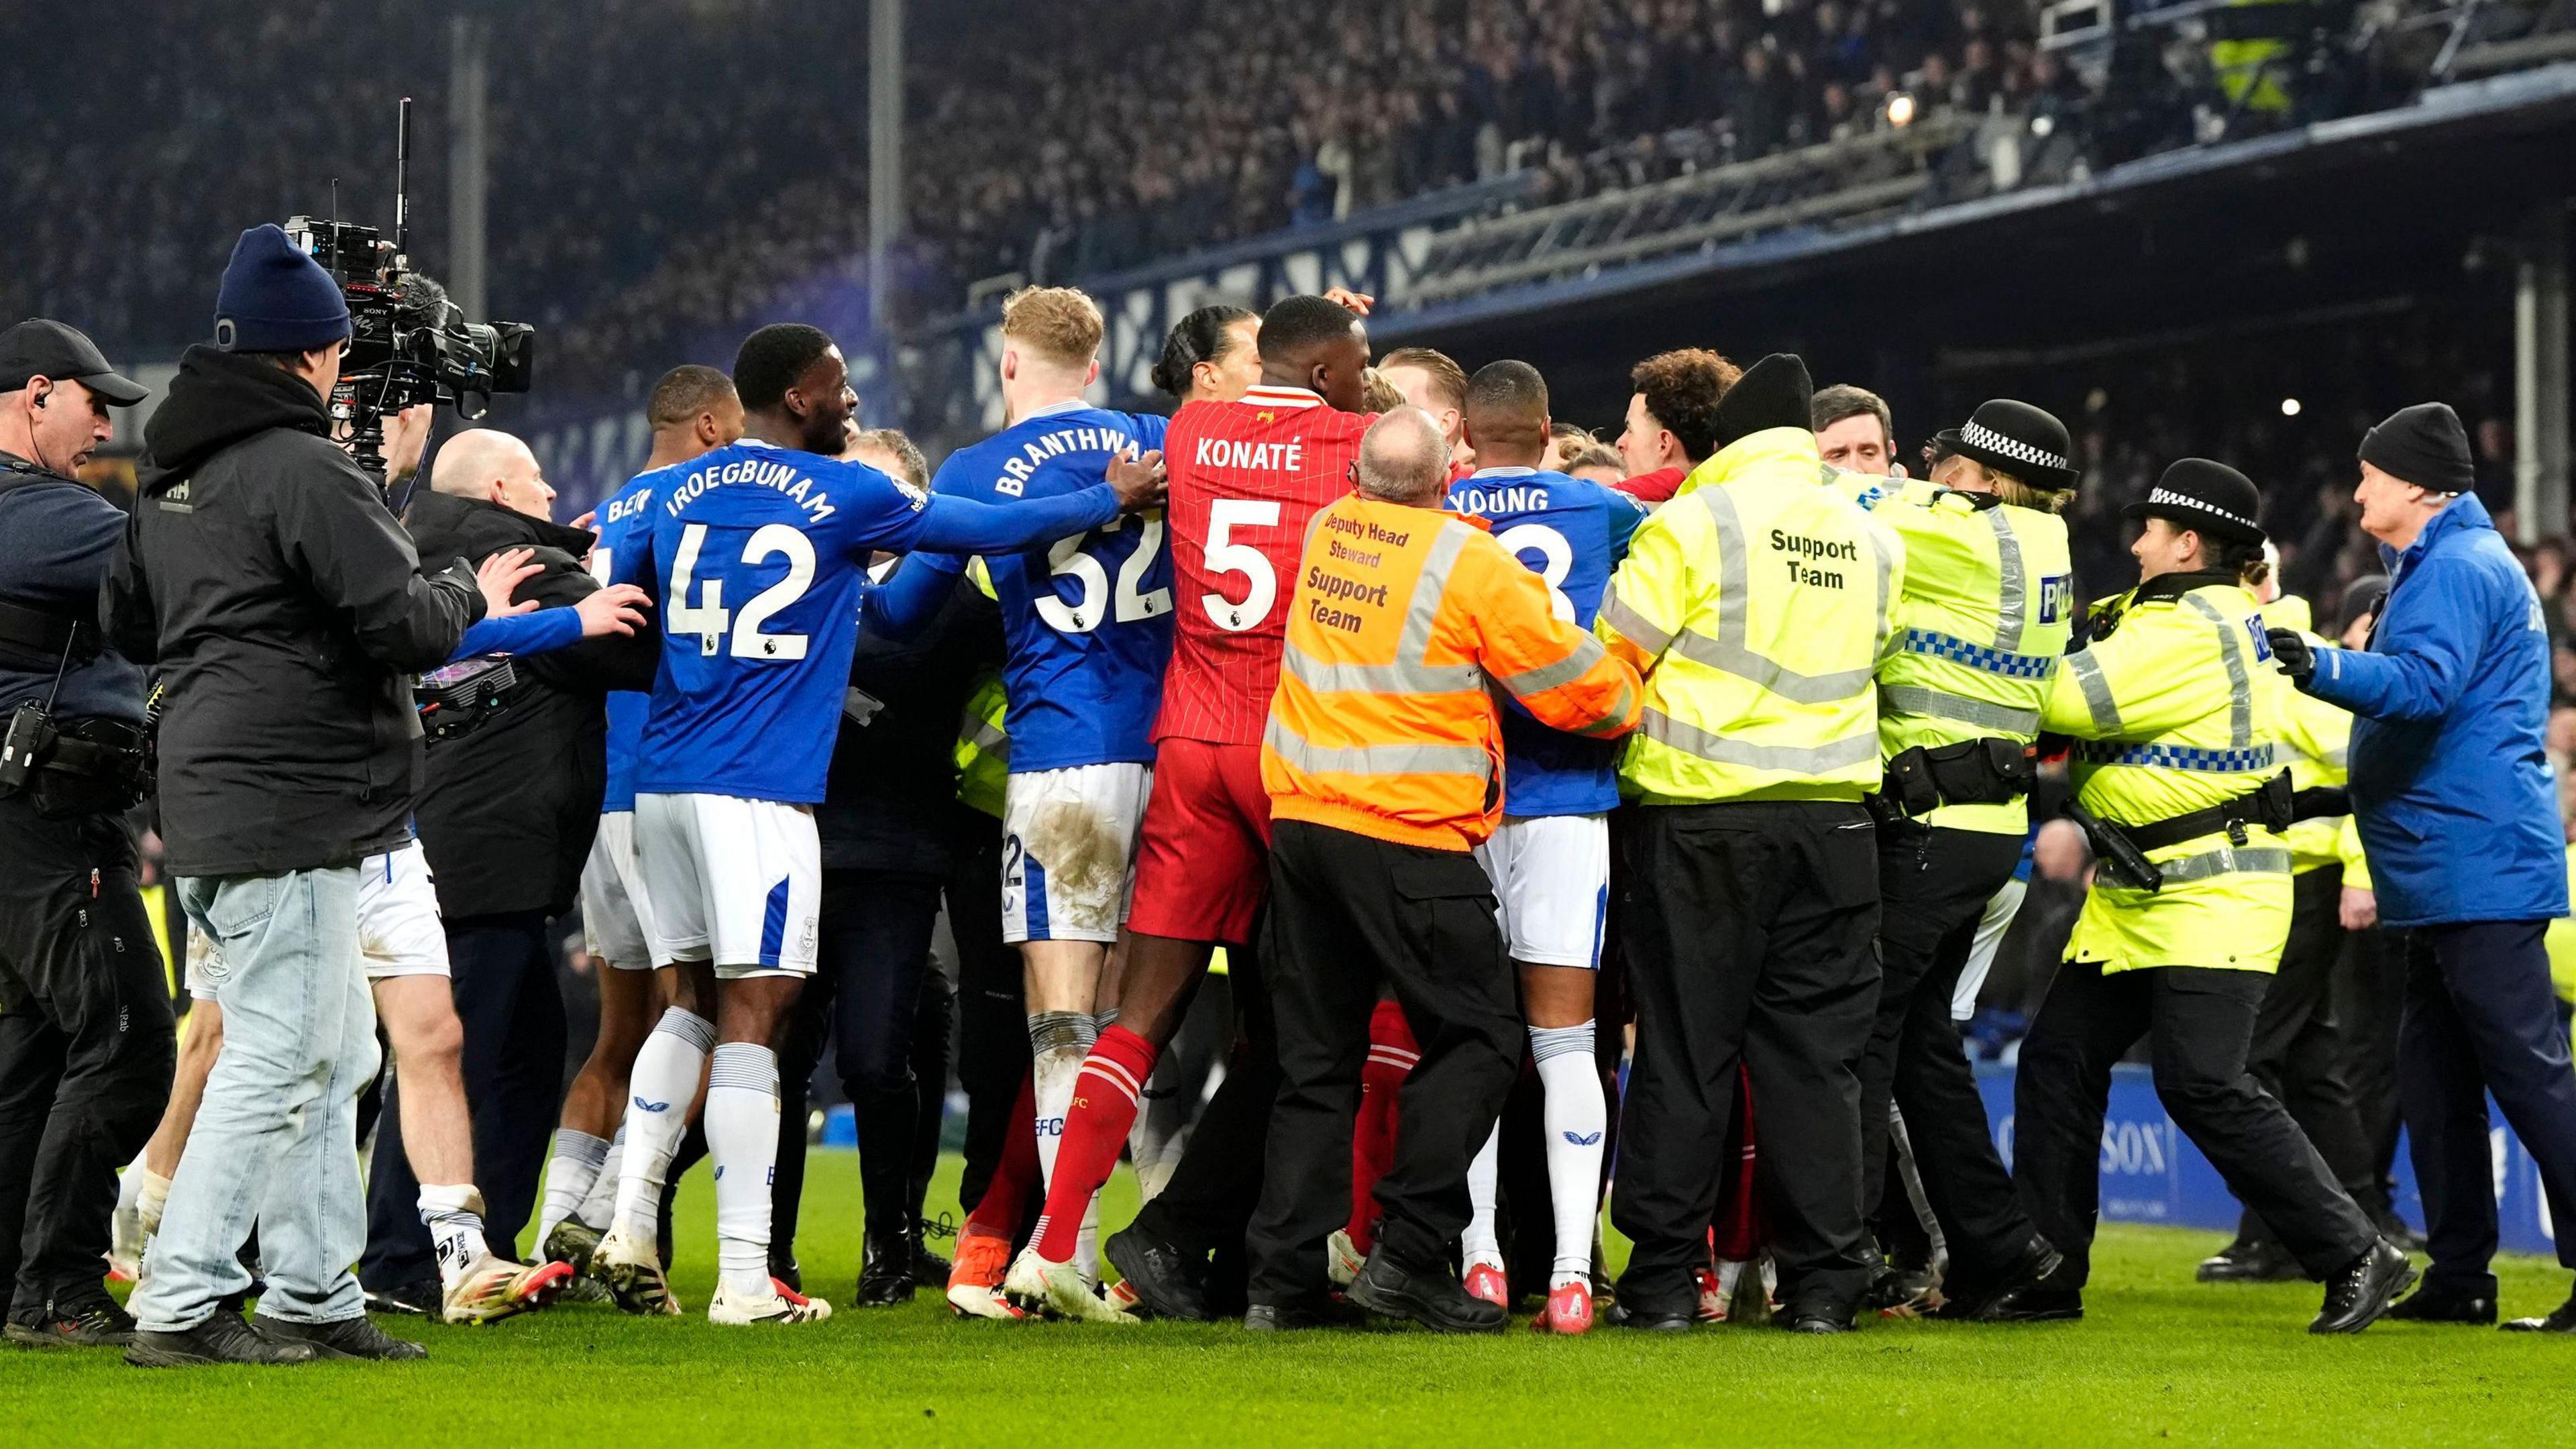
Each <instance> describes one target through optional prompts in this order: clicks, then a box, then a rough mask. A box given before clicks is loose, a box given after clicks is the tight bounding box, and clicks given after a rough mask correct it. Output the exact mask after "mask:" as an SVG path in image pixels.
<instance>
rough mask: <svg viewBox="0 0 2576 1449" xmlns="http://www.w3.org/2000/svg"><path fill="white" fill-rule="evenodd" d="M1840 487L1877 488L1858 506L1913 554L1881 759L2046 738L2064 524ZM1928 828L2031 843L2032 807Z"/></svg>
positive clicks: (1921, 491)
mask: <svg viewBox="0 0 2576 1449" xmlns="http://www.w3.org/2000/svg"><path fill="white" fill-rule="evenodd" d="M1843 477H1844V479H1846V480H1853V481H1862V482H1866V483H1870V484H1875V485H1878V486H1872V487H1867V488H1864V489H1862V490H1860V491H1859V492H1857V493H1856V494H1854V496H1855V497H1856V498H1857V499H1858V501H1859V502H1860V504H1861V506H1862V507H1864V508H1867V509H1868V510H1870V516H1871V517H1872V518H1875V519H1877V520H1878V521H1879V522H1880V523H1882V524H1885V525H1886V526H1887V527H1888V529H1889V530H1890V531H1892V532H1893V533H1895V535H1896V536H1897V538H1898V539H1899V540H1900V541H1902V542H1903V543H1904V545H1905V588H1904V590H1903V592H1901V593H1900V594H1898V595H1897V601H1896V620H1895V633H1894V634H1893V635H1892V636H1891V637H1890V638H1889V639H1888V641H1887V653H1886V655H1885V657H1883V658H1882V659H1880V660H1879V664H1878V743H1879V751H1880V753H1881V755H1882V756H1884V757H1886V758H1890V759H1892V758H1894V757H1895V756H1897V755H1898V754H1900V753H1902V752H1904V751H1906V750H1910V749H1913V748H1914V747H1916V746H1917V745H1921V746H1924V747H1926V748H1938V747H1939V746H1942V745H1952V744H1958V743H1960V742H1961V741H1964V740H1976V739H2002V740H2014V741H2018V742H2020V743H2022V744H2028V743H2030V742H2031V741H2032V740H2034V739H2036V738H2038V736H2039V711H2040V707H2041V706H2042V705H2044V704H2045V703H2047V701H2048V687H2049V682H2050V681H2051V680H2053V679H2054V678H2056V676H2057V665H2058V659H2059V658H2060V656H2062V655H2064V654H2065V653H2066V642H2067V640H2068V638H2069V637H2070V636H2071V635H2072V633H2073V631H2074V626H2075V597H2074V588H2075V565H2074V563H2073V561H2072V559H2071V557H2070V555H2069V554H2068V552H2067V546H2066V524H2065V523H2064V521H2062V520H2061V519H2059V518H2058V516H2057V515H2056V514H2053V513H2047V512H2043V511H2042V510H2040V509H2036V508H2023V507H2020V506H2018V505H2015V504H2010V503H2005V502H2003V501H2002V500H2001V499H1998V498H1996V497H1995V496H1994V495H1993V494H1990V493H1984V494H1980V493H1963V492H1958V491H1956V490H1953V489H1949V488H1943V487H1941V486H1940V485H1939V484H1937V483H1932V482H1930V481H1927V480H1924V479H1893V478H1890V479H1861V478H1859V476H1858V475H1853V474H1845V475H1843ZM1845 491H1846V492H1849V491H1851V490H1850V489H1849V488H1848V486H1847V485H1846V488H1845ZM2283 682H2284V683H2287V682H2288V681H2286V680H2284V681H2283ZM1921 819H1922V820H1923V822H1924V823H1925V824H1927V825H1934V826H1940V827H1943V828H1945V829H1950V830H1975V831H1982V832H1985V833H1988V834H1993V835H2021V834H2024V833H2026V832H2028V831H2029V829H2030V802H2029V801H2028V800H2027V799H2018V800H2008V801H2005V802H2004V803H2002V804H1999V805H1944V806H1942V807H1941V808H1940V809H1938V810H1935V811H1933V812H1931V813H1930V814H1928V815H1925V816H1923V817H1921Z"/></svg>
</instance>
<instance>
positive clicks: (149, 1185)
mask: <svg viewBox="0 0 2576 1449" xmlns="http://www.w3.org/2000/svg"><path fill="white" fill-rule="evenodd" d="M125 1175H126V1176H128V1177H133V1178H140V1179H142V1180H141V1181H140V1182H139V1183H137V1184H136V1186H135V1191H134V1221H135V1223H136V1224H137V1225H138V1226H140V1227H141V1228H142V1229H143V1236H144V1237H145V1239H147V1240H149V1239H150V1238H151V1236H152V1235H153V1234H154V1233H157V1232H159V1231H161V1210H162V1209H163V1208H165V1207H167V1206H169V1203H170V1179H168V1178H166V1177H163V1176H162V1175H161V1174H159V1173H157V1172H154V1171H153V1170H152V1169H151V1168H148V1167H144V1166H141V1165H139V1164H138V1165H136V1166H134V1167H129V1168H127V1169H126V1170H125Z"/></svg>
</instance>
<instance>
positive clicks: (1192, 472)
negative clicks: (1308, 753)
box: [1154, 387, 1377, 745]
mask: <svg viewBox="0 0 2576 1449" xmlns="http://www.w3.org/2000/svg"><path fill="white" fill-rule="evenodd" d="M1376 420H1377V415H1376V414H1375V413H1365V414H1363V413H1345V412H1337V411H1335V410H1334V409H1333V408H1331V407H1329V406H1326V405H1325V402H1324V400H1323V399H1322V398H1321V397H1319V396H1317V395H1316V394H1314V393H1313V392H1310V391H1308V390H1307V389H1305V388H1302V387H1256V388H1254V389H1252V390H1251V391H1250V392H1247V393H1245V394H1244V395H1243V396H1242V397H1241V398H1240V399H1239V400H1237V401H1234V402H1207V401H1198V402H1187V403H1183V404H1181V410H1180V411H1179V412H1177V413H1174V414H1173V415H1172V426H1171V431H1170V433H1169V434H1168V435H1167V436H1166V437H1165V438H1164V441H1163V460H1164V463H1165V465H1166V466H1167V467H1168V468H1169V469H1170V471H1171V504H1170V512H1171V525H1172V581H1173V588H1174V592H1175V594H1176V595H1177V597H1175V598H1174V599H1173V601H1172V604H1173V612H1174V614H1175V615H1176V616H1177V618H1178V620H1179V622H1178V624H1177V625H1175V626H1174V637H1173V643H1172V667H1171V671H1170V672H1169V673H1168V674H1166V675H1165V676H1164V679H1163V713H1162V716H1161V718H1159V719H1158V720H1156V721H1155V724H1154V738H1155V739H1157V740H1166V739H1184V740H1205V741H1208V742H1209V743H1212V744H1225V745H1258V744H1259V743H1261V730H1262V727H1263V726H1264V725H1265V724H1267V723H1268V722H1269V719H1270V696H1271V695H1272V694H1274V693H1276V692H1277V691H1278V689H1279V654H1280V649H1281V647H1282V644H1281V641H1282V640H1283V639H1284V638H1285V637H1286V628H1287V607H1288V600H1289V598H1290V596H1291V595H1293V594H1294V593H1295V591H1296V590H1295V585H1296V581H1297V577H1296V576H1297V563H1298V560H1299V558H1300V557H1302V556H1303V554H1304V552H1305V548H1306V525H1307V524H1308V523H1309V522H1311V521H1312V520H1313V519H1314V516H1315V514H1316V512H1317V511H1318V510H1320V509H1322V508H1323V506H1324V505H1325V504H1328V503H1330V502H1332V501H1333V500H1334V499H1336V498H1339V497H1341V496H1342V495H1343V494H1345V493H1348V492H1350V491H1351V469H1352V466H1353V465H1354V464H1355V463H1357V462H1358V461H1359V455H1360V435H1361V434H1362V433H1365V432H1367V431H1368V425H1369V424H1370V423H1372V422H1375V421H1376Z"/></svg>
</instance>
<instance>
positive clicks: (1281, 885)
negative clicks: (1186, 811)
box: [1249, 820, 1522, 1305]
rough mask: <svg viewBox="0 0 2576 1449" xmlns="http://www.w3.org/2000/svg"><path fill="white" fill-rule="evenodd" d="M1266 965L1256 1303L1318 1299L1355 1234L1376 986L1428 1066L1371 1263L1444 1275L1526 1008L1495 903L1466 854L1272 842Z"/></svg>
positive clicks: (1411, 1085) (1409, 1084) (1360, 843)
mask: <svg viewBox="0 0 2576 1449" xmlns="http://www.w3.org/2000/svg"><path fill="white" fill-rule="evenodd" d="M1270 926H1271V931H1270V935H1271V941H1272V943H1273V945H1272V949H1271V950H1270V951H1269V952H1268V953H1267V956H1266V962H1265V964H1266V965H1267V966H1268V967H1269V978H1270V999H1271V1008H1272V1010H1273V1011H1274V1012H1276V1013H1277V1016H1278V1024H1279V1066H1280V1074H1281V1080H1280V1086H1279V1098H1278V1101H1277V1102H1276V1103H1274V1104H1273V1105H1272V1107H1271V1111H1270V1146H1269V1160H1268V1163H1267V1165H1266V1173H1265V1176H1264V1179H1263V1182H1262V1188H1261V1205H1260V1207H1259V1208H1258V1209H1257V1210H1256V1211H1255V1212H1254V1213H1253V1217H1252V1230H1251V1236H1250V1241H1249V1248H1250V1253H1251V1259H1252V1278H1251V1284H1250V1289H1249V1291H1250V1294H1251V1300H1252V1301H1253V1302H1254V1303H1270V1304H1282V1305H1285V1304H1291V1303H1299V1302H1308V1301H1312V1300H1314V1299H1316V1298H1319V1297H1321V1296H1322V1295H1323V1294H1324V1293H1325V1292H1326V1291H1327V1289H1328V1287H1329V1283H1330V1280H1329V1279H1328V1278H1327V1277H1326V1276H1325V1270H1324V1261H1325V1257H1324V1244H1325V1240H1326V1239H1327V1238H1329V1237H1331V1236H1332V1232H1333V1230H1334V1229H1335V1228H1338V1227H1340V1226H1342V1225H1343V1224H1344V1223H1346V1222H1348V1221H1349V1219H1350V1207H1351V1134H1352V1132H1353V1130H1354V1127H1355V1124H1356V1122H1357V1120H1358V1116H1359V1105H1360V1067H1361V1064H1362V1063H1363V1062H1365V1061H1366V1060H1367V1058H1368V1025H1369V1015H1370V1013H1371V1012H1372V1011H1374V1010H1375V1009H1376V1007H1377V1001H1378V987H1379V985H1380V983H1381V982H1383V983H1385V984H1386V985H1388V986H1391V987H1392V988H1393V989H1394V991H1395V997H1396V1000H1398V1001H1400V1002H1402V1003H1403V1005H1404V1014H1405V1018H1406V1020H1408V1021H1409V1022H1411V1023H1412V1026H1413V1035H1414V1038H1415V1039H1416V1040H1417V1041H1418V1042H1420V1043H1421V1046H1422V1059H1421V1061H1420V1062H1419V1063H1418V1064H1416V1065H1415V1067H1414V1069H1413V1074H1412V1075H1411V1076H1409V1077H1407V1078H1406V1079H1405V1083H1404V1086H1403V1088H1402V1089H1401V1090H1400V1091H1399V1092H1398V1094H1397V1097H1396V1114H1397V1121H1398V1123H1399V1125H1398V1127H1397V1129H1396V1140H1395V1158H1394V1161H1393V1162H1392V1163H1391V1164H1390V1165H1389V1166H1388V1168H1387V1171H1386V1175H1385V1176H1384V1177H1382V1178H1380V1179H1379V1180H1378V1185H1377V1202H1378V1206H1379V1208H1380V1209H1381V1210H1382V1211H1383V1213H1384V1214H1385V1225H1384V1226H1383V1227H1381V1228H1380V1229H1379V1230H1378V1251H1380V1252H1383V1253H1386V1254H1388V1255H1389V1261H1391V1262H1394V1263H1397V1264H1399V1265H1401V1266H1403V1267H1405V1268H1408V1269H1410V1270H1413V1271H1415V1272H1441V1271H1444V1270H1445V1268H1446V1265H1447V1263H1448V1261H1449V1244H1450V1243H1451V1242H1452V1241H1453V1240H1455V1239H1456V1238H1457V1236H1458V1235H1459V1234H1460V1233H1461V1232H1463V1231H1465V1229H1466V1227H1467V1219H1468V1217H1469V1206H1468V1201H1467V1167H1468V1164H1469V1163H1471V1162H1472V1161H1474V1160H1475V1156H1476V1153H1477V1150H1478V1149H1480V1148H1482V1147H1483V1146H1484V1145H1485V1138H1486V1136H1487V1134H1488V1133H1490V1132H1491V1131H1492V1130H1493V1126H1494V1119H1495V1118H1496V1117H1497V1116H1498V1115H1499V1114H1500V1113H1501V1112H1502V1108H1503V1098H1504V1096H1505V1095H1506V1094H1507V1093H1509V1092H1510V1091H1511V1086H1512V1077H1513V1075H1514V1074H1515V1073H1516V1072H1517V1071H1518V1070H1519V1066H1520V1054H1521V1039H1522V1028H1521V1018H1520V1002H1519V993H1518V991H1517V989H1516V987H1515V984H1514V981H1513V977H1512V966H1511V961H1510V959H1509V958H1508V957H1507V956H1505V955H1504V953H1503V937H1502V930H1501V928H1500V927H1499V926H1498V925H1497V924H1496V923H1495V920H1494V888H1493V883H1492V882H1491V881H1489V880H1487V879H1486V877H1485V872H1484V868H1483V867H1482V866H1479V865H1478V864H1477V863H1476V859H1475V857H1474V856H1472V855H1469V854H1468V853H1467V852H1465V851H1463V850H1461V851H1449V850H1432V849H1428V848H1425V847H1421V846H1411V845H1396V844H1391V843H1389V842H1387V841H1382V840H1376V839H1372V838H1370V837H1368V836H1365V835H1357V834H1353V833H1351V832H1349V831H1345V830H1335V829H1332V828H1331V827H1329V826H1322V825H1315V824H1312V823H1310V822H1307V821H1303V820H1281V821H1278V822H1277V823H1276V824H1274V825H1273V826H1272V827H1271V844H1270Z"/></svg>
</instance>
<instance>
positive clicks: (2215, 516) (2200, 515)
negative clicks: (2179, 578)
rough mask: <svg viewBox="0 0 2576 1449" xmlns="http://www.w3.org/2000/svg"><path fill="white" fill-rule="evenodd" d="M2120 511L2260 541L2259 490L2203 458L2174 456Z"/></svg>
mask: <svg viewBox="0 0 2576 1449" xmlns="http://www.w3.org/2000/svg"><path fill="white" fill-rule="evenodd" d="M2121 511H2122V512H2123V513H2125V514H2126V515H2127V516H2128V517H2130V518H2133V519H2135V518H2162V519H2165V520H2167V521H2168V522H2172V523H2177V524H2180V525H2182V526H2183V527H2185V528H2191V529H2198V530H2200V531H2201V532H2204V533H2208V534H2211V535H2214V536H2216V537H2219V538H2226V539H2233V540H2235V541H2237V542H2240V543H2261V542H2262V541H2263V524H2262V521H2261V520H2262V513H2263V495H2262V493H2261V491H2260V490H2258V489H2257V488H2255V486H2254V480H2253V479H2251V478H2248V477H2246V476H2245V475H2244V474H2242V473H2239V472H2237V471H2236V470H2235V469H2233V468H2230V467H2228V466H2227V465H2226V464H2224V463H2219V462H2213V461H2212V460H2210V459H2208V458H2180V459H2176V460H2175V462H2174V464H2173V466H2171V467H2169V468H2167V469H2165V471H2164V476H2163V477H2161V478H2158V479H2157V480H2156V482H2155V486H2154V487H2152V488H2150V489H2148V490H2147V496H2146V497H2144V498H2141V499H2139V500H2138V501H2137V502H2135V503H2132V504H2130V505H2129V506H2128V507H2127V508H2125V509H2123V510H2121Z"/></svg>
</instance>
